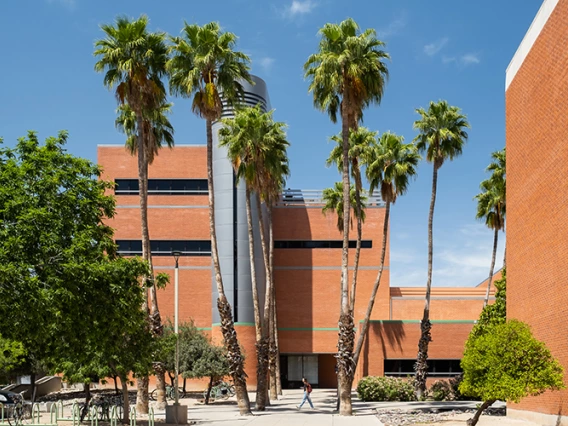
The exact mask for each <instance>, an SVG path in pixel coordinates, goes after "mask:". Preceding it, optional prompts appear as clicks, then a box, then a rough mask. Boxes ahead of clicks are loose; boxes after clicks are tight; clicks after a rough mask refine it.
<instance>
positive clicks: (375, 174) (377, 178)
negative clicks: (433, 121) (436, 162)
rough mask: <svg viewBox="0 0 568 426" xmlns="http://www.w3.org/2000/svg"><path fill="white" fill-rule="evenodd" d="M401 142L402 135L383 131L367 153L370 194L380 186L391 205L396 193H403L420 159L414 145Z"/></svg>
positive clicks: (414, 174) (383, 197)
mask: <svg viewBox="0 0 568 426" xmlns="http://www.w3.org/2000/svg"><path fill="white" fill-rule="evenodd" d="M403 142H404V137H402V136H398V135H395V134H394V133H391V132H385V133H383V134H382V135H381V136H380V137H379V140H378V143H375V144H374V145H373V146H372V149H371V150H369V151H368V154H367V158H366V164H367V179H368V180H369V183H370V189H369V192H370V193H371V194H372V193H373V191H374V190H375V189H377V188H380V190H381V197H382V199H383V201H385V202H387V203H393V204H394V203H395V202H396V199H397V197H398V196H399V195H404V194H405V193H406V191H407V190H408V185H409V183H410V179H411V178H412V177H414V176H416V168H417V166H418V163H419V161H420V158H421V157H420V154H418V151H417V148H416V145H414V144H412V143H410V144H405V143H403Z"/></svg>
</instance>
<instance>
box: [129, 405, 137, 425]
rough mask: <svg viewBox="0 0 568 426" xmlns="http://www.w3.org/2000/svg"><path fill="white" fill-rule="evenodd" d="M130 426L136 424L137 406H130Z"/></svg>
mask: <svg viewBox="0 0 568 426" xmlns="http://www.w3.org/2000/svg"><path fill="white" fill-rule="evenodd" d="M129 417H130V426H136V407H135V406H134V405H133V406H132V407H130V416H129Z"/></svg>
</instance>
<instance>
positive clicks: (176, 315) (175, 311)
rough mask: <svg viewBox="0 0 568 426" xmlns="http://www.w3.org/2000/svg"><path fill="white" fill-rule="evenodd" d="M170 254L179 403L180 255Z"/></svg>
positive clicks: (177, 401) (176, 382) (177, 403)
mask: <svg viewBox="0 0 568 426" xmlns="http://www.w3.org/2000/svg"><path fill="white" fill-rule="evenodd" d="M172 256H173V257H174V259H175V261H176V268H175V275H174V276H175V278H174V280H175V284H174V286H175V289H174V304H175V306H174V332H175V334H176V371H175V375H176V379H175V389H174V391H175V395H176V401H175V405H179V386H178V385H179V383H178V380H179V329H178V318H179V316H178V308H179V257H180V256H181V252H180V251H172Z"/></svg>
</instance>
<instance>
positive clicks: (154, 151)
mask: <svg viewBox="0 0 568 426" xmlns="http://www.w3.org/2000/svg"><path fill="white" fill-rule="evenodd" d="M171 107H172V104H171V103H167V102H165V100H164V102H162V104H161V105H158V106H157V107H156V108H154V109H152V110H145V111H144V113H143V117H144V118H143V121H142V123H143V128H142V131H141V133H142V134H143V135H144V136H143V137H144V142H143V146H144V151H145V152H144V157H145V158H146V162H147V163H148V165H151V164H152V163H153V162H154V158H155V157H156V155H158V153H159V150H160V149H161V148H162V147H163V146H164V145H167V146H168V147H169V148H172V147H173V146H174V128H173V126H172V124H171V123H170V120H169V119H168V115H169V114H170V112H171ZM117 112H118V117H117V118H116V120H115V125H116V127H117V128H118V130H120V131H121V132H123V133H125V134H126V135H127V138H126V148H127V149H128V151H130V153H131V154H132V155H138V143H137V142H138V140H137V139H138V133H140V131H139V129H138V128H137V120H136V114H135V113H134V111H133V110H132V108H130V106H129V105H128V104H123V105H120V106H119V107H118V111H117ZM156 299H157V297H156V295H153V300H155V302H154V303H155V304H154V305H153V306H154V308H153V309H155V311H154V316H153V317H152V320H153V325H154V327H155V328H154V329H156V328H157V329H158V330H159V333H161V331H162V324H161V320H160V317H159V311H158V310H157V309H158V304H157V300H156ZM156 313H157V315H156ZM153 367H154V372H155V374H156V388H157V398H156V400H157V407H158V408H161V409H163V408H164V407H165V406H166V378H165V376H166V369H165V365H164V363H163V362H161V361H160V360H154V362H153Z"/></svg>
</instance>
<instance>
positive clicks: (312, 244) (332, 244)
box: [274, 240, 373, 249]
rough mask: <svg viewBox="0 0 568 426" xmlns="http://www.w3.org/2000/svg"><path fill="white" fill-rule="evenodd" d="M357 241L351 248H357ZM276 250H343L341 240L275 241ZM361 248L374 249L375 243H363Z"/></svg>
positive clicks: (350, 242) (350, 243)
mask: <svg viewBox="0 0 568 426" xmlns="http://www.w3.org/2000/svg"><path fill="white" fill-rule="evenodd" d="M356 247H357V241H349V248H353V249H354V248H356ZM274 248H277V249H330V248H331V249H340V248H343V241H341V240H308V241H299V240H291V241H274ZM361 248H365V249H366V248H373V241H371V240H363V241H361Z"/></svg>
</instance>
